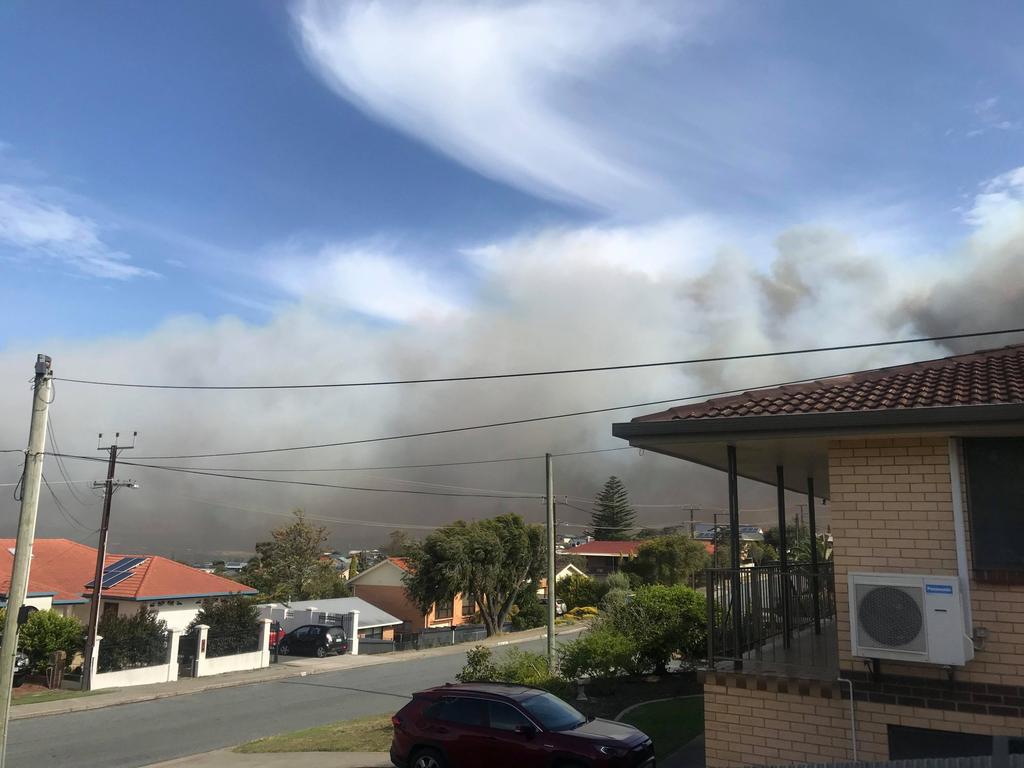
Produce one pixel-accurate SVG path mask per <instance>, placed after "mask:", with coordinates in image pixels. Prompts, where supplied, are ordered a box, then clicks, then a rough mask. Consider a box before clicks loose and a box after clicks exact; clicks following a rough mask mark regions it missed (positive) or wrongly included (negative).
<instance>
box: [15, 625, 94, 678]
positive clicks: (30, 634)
mask: <svg viewBox="0 0 1024 768" xmlns="http://www.w3.org/2000/svg"><path fill="white" fill-rule="evenodd" d="M84 632H85V630H84V628H83V627H82V625H81V624H79V623H78V619H76V618H74V617H73V616H61V615H60V614H59V613H57V612H56V611H34V612H33V613H32V614H30V615H29V617H28V621H26V622H25V623H24V625H22V627H21V633H20V635H19V636H18V645H19V646H20V648H21V650H22V651H24V652H25V654H26V655H27V656H28V658H29V660H30V661H31V662H32V669H33V670H35V671H36V672H45V671H46V667H47V666H48V665H49V663H50V655H51V654H52V653H54V652H55V651H64V653H66V654H67V657H66V665H67V666H69V665H70V664H71V662H72V661H74V658H75V654H76V653H78V652H80V651H82V650H83V649H84V648H85V635H84Z"/></svg>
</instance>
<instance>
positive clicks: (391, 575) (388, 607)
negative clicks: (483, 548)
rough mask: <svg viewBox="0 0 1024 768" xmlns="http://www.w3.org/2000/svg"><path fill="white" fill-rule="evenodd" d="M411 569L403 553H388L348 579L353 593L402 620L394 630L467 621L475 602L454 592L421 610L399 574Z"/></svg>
mask: <svg viewBox="0 0 1024 768" xmlns="http://www.w3.org/2000/svg"><path fill="white" fill-rule="evenodd" d="M410 572H411V568H410V567H409V561H408V560H406V559H405V558H404V557H389V558H387V559H386V560H381V561H380V562H379V563H377V564H376V565H374V566H371V567H369V568H367V569H366V570H365V571H363V572H362V573H360V574H358V575H356V576H354V577H352V578H351V579H349V582H348V583H349V584H350V585H351V587H352V594H353V595H354V596H355V597H359V598H362V599H363V600H365V601H366V602H368V603H370V604H371V605H375V606H377V607H378V608H380V609H381V610H383V611H387V612H388V613H390V614H391V615H392V616H396V617H398V618H399V619H401V620H402V626H401V627H396V631H399V632H403V633H416V632H420V631H421V630H424V629H432V628H439V627H456V626H458V625H459V624H470V623H472V621H473V615H474V613H475V612H476V603H475V602H474V601H472V600H467V599H465V598H463V596H462V595H456V596H455V599H454V600H452V601H451V602H448V603H435V604H434V605H433V606H432V607H431V609H430V611H428V612H427V613H423V611H421V610H420V609H419V607H418V606H417V605H416V604H415V603H414V602H413V601H412V599H411V598H410V597H409V593H408V592H407V591H406V589H405V582H404V581H402V577H403V576H404V575H405V574H407V573H410Z"/></svg>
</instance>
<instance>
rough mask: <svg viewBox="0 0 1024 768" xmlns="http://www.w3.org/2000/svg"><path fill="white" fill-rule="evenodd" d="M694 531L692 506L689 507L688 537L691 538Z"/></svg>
mask: <svg viewBox="0 0 1024 768" xmlns="http://www.w3.org/2000/svg"><path fill="white" fill-rule="evenodd" d="M694 531H695V529H694V527H693V507H690V538H691V539H692V538H693V534H694Z"/></svg>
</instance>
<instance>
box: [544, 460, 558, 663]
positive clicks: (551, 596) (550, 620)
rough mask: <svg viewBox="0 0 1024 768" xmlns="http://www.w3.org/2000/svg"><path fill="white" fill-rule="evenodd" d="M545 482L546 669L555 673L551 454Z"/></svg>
mask: <svg viewBox="0 0 1024 768" xmlns="http://www.w3.org/2000/svg"><path fill="white" fill-rule="evenodd" d="M544 469H545V475H546V480H547V492H546V494H545V495H546V497H547V507H548V510H547V512H548V514H547V540H548V668H549V669H550V670H551V671H552V672H554V671H555V476H554V465H553V463H552V460H551V454H550V453H545V454H544Z"/></svg>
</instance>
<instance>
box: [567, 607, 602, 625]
mask: <svg viewBox="0 0 1024 768" xmlns="http://www.w3.org/2000/svg"><path fill="white" fill-rule="evenodd" d="M597 614H598V610H597V608H595V607H594V606H592V605H580V606H577V607H576V608H573V609H572V610H571V611H567V612H566V614H565V615H566V616H571V617H572V618H574V619H576V620H577V621H578V620H580V619H592V618H594V617H595V616H597Z"/></svg>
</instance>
